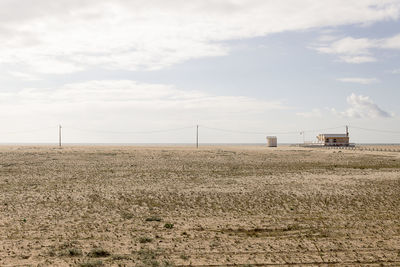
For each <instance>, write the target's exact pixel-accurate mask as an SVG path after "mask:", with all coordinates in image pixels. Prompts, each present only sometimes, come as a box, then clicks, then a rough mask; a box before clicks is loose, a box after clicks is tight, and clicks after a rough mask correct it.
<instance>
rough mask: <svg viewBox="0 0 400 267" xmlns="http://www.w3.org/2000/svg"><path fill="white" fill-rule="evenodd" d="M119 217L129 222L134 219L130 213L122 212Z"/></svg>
mask: <svg viewBox="0 0 400 267" xmlns="http://www.w3.org/2000/svg"><path fill="white" fill-rule="evenodd" d="M121 217H122V218H123V219H125V220H130V219H132V218H133V217H134V215H133V213H131V212H127V211H123V212H121Z"/></svg>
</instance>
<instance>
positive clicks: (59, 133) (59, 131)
mask: <svg viewBox="0 0 400 267" xmlns="http://www.w3.org/2000/svg"><path fill="white" fill-rule="evenodd" d="M58 146H59V147H61V125H58Z"/></svg>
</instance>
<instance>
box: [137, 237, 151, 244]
mask: <svg viewBox="0 0 400 267" xmlns="http://www.w3.org/2000/svg"><path fill="white" fill-rule="evenodd" d="M151 242H153V238H151V237H147V236H142V237H140V238H139V243H142V244H145V243H151Z"/></svg>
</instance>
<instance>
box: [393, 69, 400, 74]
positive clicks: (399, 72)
mask: <svg viewBox="0 0 400 267" xmlns="http://www.w3.org/2000/svg"><path fill="white" fill-rule="evenodd" d="M391 72H392V73H393V74H400V69H395V70H392V71H391Z"/></svg>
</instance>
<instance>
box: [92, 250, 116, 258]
mask: <svg viewBox="0 0 400 267" xmlns="http://www.w3.org/2000/svg"><path fill="white" fill-rule="evenodd" d="M110 255H111V253H110V252H108V251H107V250H105V249H102V248H94V249H92V250H91V251H90V252H89V253H88V256H89V257H91V258H103V257H108V256H110Z"/></svg>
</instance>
